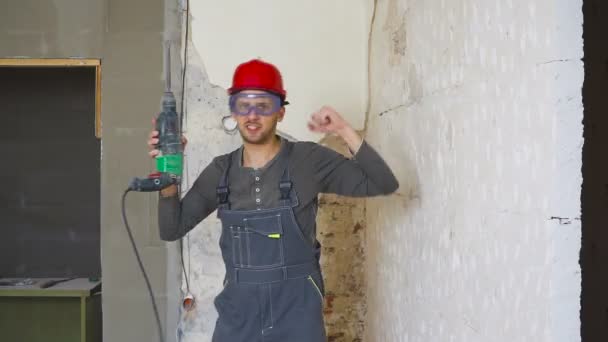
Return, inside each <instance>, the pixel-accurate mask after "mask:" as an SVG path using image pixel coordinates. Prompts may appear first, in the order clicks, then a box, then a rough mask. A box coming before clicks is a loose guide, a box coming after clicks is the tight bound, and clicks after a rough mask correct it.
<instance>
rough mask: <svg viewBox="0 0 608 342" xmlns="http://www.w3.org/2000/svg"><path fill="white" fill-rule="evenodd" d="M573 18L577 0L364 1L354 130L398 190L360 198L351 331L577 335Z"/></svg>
mask: <svg viewBox="0 0 608 342" xmlns="http://www.w3.org/2000/svg"><path fill="white" fill-rule="evenodd" d="M581 25H582V14H581V1H580V0H578V1H567V0H559V1H550V0H536V1H527V2H521V1H513V0H509V1H485V0H462V1H447V0H429V1H407V0H390V1H378V7H377V13H376V20H375V24H374V26H373V28H374V34H373V53H372V58H371V61H372V73H371V84H372V98H371V113H370V116H369V126H368V138H369V140H370V141H371V143H372V144H373V145H374V146H377V147H378V149H379V150H380V152H381V153H382V154H383V155H384V156H385V157H386V158H387V159H388V161H389V163H390V164H391V165H392V166H393V167H394V169H395V170H396V172H397V174H398V178H399V180H400V182H401V188H400V190H399V194H398V195H396V196H394V197H392V198H388V199H374V200H369V201H368V203H367V213H368V214H367V220H368V222H367V227H368V230H367V233H368V236H367V250H366V252H367V261H368V268H367V276H368V288H369V289H373V291H370V292H369V293H368V326H367V331H366V341H386V342H390V341H421V342H422V341H425V342H426V341H442V342H443V341H446V342H451V341H480V342H481V341H494V342H503V341H504V342H507V341H509V342H511V341H563V342H566V341H568V342H576V341H579V340H580V337H579V325H580V323H579V318H578V310H579V294H580V267H579V265H578V252H579V249H580V221H579V220H577V219H576V218H577V217H579V216H580V214H579V213H580V202H579V199H580V184H581V175H580V166H581V146H582V126H581V120H582V103H581V92H580V89H581V86H582V80H583V66H582V63H581V61H580V58H581V56H582V38H581V37H582V26H581ZM380 113H384V114H382V115H380ZM553 216H559V217H566V218H569V219H570V221H571V222H572V223H571V224H559V222H558V221H557V220H551V217H553Z"/></svg>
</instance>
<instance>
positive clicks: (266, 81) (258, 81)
mask: <svg viewBox="0 0 608 342" xmlns="http://www.w3.org/2000/svg"><path fill="white" fill-rule="evenodd" d="M245 89H256V90H264V91H268V92H271V93H275V94H277V95H280V96H281V98H282V99H283V100H285V97H286V96H287V92H286V91H285V89H284V88H283V77H281V72H280V71H279V69H277V67H276V66H274V65H272V64H270V63H266V62H264V61H261V60H259V59H252V60H250V61H248V62H245V63H243V64H241V65H239V66H238V67H236V70H235V71H234V76H233V77H232V87H230V89H228V94H230V95H232V94H234V93H238V92H239V91H241V90H245Z"/></svg>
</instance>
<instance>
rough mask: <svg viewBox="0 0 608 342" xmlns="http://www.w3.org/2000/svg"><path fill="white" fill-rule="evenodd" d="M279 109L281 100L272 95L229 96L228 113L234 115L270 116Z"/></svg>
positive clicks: (240, 94) (241, 94) (239, 94)
mask: <svg viewBox="0 0 608 342" xmlns="http://www.w3.org/2000/svg"><path fill="white" fill-rule="evenodd" d="M280 108H281V98H280V97H279V96H277V95H274V94H267V93H264V94H246V93H245V94H243V93H238V94H234V95H232V96H230V111H231V112H232V113H234V114H236V115H249V113H251V111H253V112H254V113H255V114H257V115H272V114H274V113H276V112H278V111H279V109H280Z"/></svg>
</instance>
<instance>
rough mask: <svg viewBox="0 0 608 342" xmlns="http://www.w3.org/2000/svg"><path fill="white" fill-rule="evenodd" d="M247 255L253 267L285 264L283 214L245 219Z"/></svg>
mask: <svg viewBox="0 0 608 342" xmlns="http://www.w3.org/2000/svg"><path fill="white" fill-rule="evenodd" d="M243 222H244V226H245V227H244V229H245V234H244V235H245V249H246V250H245V255H246V258H247V259H246V260H247V265H248V266H251V267H266V266H282V265H283V264H284V255H283V253H284V251H283V248H284V246H283V240H284V237H283V226H282V224H281V215H280V214H273V215H269V216H261V217H250V218H245V219H243Z"/></svg>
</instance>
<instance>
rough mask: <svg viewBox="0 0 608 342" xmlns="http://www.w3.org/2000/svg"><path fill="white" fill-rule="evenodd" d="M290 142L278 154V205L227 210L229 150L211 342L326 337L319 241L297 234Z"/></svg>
mask: <svg viewBox="0 0 608 342" xmlns="http://www.w3.org/2000/svg"><path fill="white" fill-rule="evenodd" d="M291 146H292V144H289V143H288V144H287V145H286V146H284V147H283V148H282V149H281V151H280V152H279V153H282V154H284V155H283V156H281V157H282V158H279V159H278V160H279V161H282V162H283V164H282V165H281V166H282V167H283V168H284V169H283V170H284V171H283V174H282V176H281V180H280V181H279V182H277V186H278V187H279V189H280V196H281V197H280V203H281V204H280V206H279V207H278V208H272V209H259V210H231V209H230V202H229V194H230V190H229V186H228V173H229V170H230V165H231V163H232V158H233V157H234V153H232V154H231V155H230V156H229V164H228V167H227V168H226V170H225V172H224V174H223V176H222V178H221V180H220V184H219V186H218V187H217V194H218V217H219V218H220V219H221V221H222V235H221V237H220V248H221V251H222V257H223V259H224V263H225V266H226V278H225V282H224V284H225V285H224V289H223V291H222V292H221V293H220V294H219V295H218V296H217V297H216V298H215V307H216V309H217V311H218V314H219V317H218V320H217V322H216V326H215V331H214V333H213V339H212V341H213V342H325V341H326V337H325V327H324V324H323V312H322V311H323V295H324V290H323V282H322V277H321V273H320V268H319V255H320V246H319V245H318V243H317V244H316V245H312V244H311V243H310V242H308V241H307V240H306V239H305V238H304V236H303V235H302V231H301V230H300V227H299V226H298V223H297V222H296V218H295V215H294V212H293V207H296V206H297V205H298V198H297V195H296V193H295V191H293V183H292V182H291V180H290V176H289V167H288V157H289V152H290V151H291Z"/></svg>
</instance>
